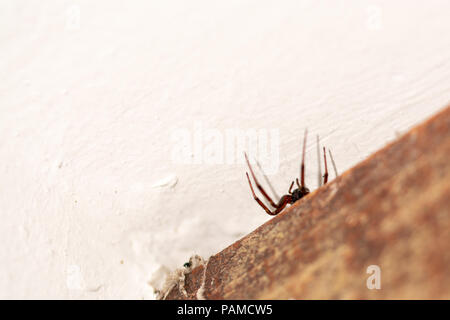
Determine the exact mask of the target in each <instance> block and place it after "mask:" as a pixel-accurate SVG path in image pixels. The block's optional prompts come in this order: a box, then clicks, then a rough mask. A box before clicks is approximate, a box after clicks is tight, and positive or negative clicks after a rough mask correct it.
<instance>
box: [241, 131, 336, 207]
mask: <svg viewBox="0 0 450 320" xmlns="http://www.w3.org/2000/svg"><path fill="white" fill-rule="evenodd" d="M307 134H308V132H307V130H305V135H304V138H303V151H302V165H301V178H300V181H301V183H299V181H298V178H296V179H295V181H296V183H297V186H298V188H297V189H295V190H294V191H292V187H293V186H294V181H292V183H291V186H290V187H289V191H288V194H285V195H284V196H282V197H281V199H280V201H278V203H277V204H276V203H275V202H273V200H272V199H271V198H270V197H269V195H268V194H267V193H266V191H264V189H263V187H262V186H261V185H260V184H259V182H258V180H257V179H256V177H255V174H254V173H253V169H252V167H251V166H250V162H249V161H248V157H247V154H246V153H244V155H245V160H246V161H247V165H248V168H249V169H250V173H251V175H252V177H253V180H254V181H255V184H256V187H257V188H258V189H259V191H260V192H261V193H262V194H263V196H264V197H265V198H266V199H267V200H268V201H269V203H270V205H271V206H272V207H273V208H275V210H273V211H270V209H269V208H267V206H266V205H265V204H264V203H263V202H262V201H261V200H260V199H259V198H258V197H257V196H256V194H255V191H254V190H253V186H252V183H251V181H250V177H249V176H248V172H246V173H245V174H246V175H247V180H248V184H249V185H250V190H251V191H252V194H253V199H255V200H256V202H258V203H259V205H260V206H261V207H262V208H263V209H264V210H265V211H266V212H267V213H268V214H270V215H272V216H275V215H277V214H278V213H280V212H281V211H282V210H283V209H284V208H285V207H286V205H288V204H293V203H294V202H296V201H298V200H300V199H301V198H303V197H304V196H306V195H307V194H308V193H309V189H308V188H307V187H306V186H305V148H306V136H307ZM330 156H331V153H330ZM323 158H324V162H325V174H324V175H323V184H326V183H327V181H328V168H327V155H326V152H325V147H323ZM291 191H292V192H291Z"/></svg>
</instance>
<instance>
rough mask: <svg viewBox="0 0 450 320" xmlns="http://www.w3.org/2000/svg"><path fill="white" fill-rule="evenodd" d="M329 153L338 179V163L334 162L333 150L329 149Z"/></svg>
mask: <svg viewBox="0 0 450 320" xmlns="http://www.w3.org/2000/svg"><path fill="white" fill-rule="evenodd" d="M328 152H329V154H330V159H331V164H332V165H333V169H334V174H335V175H336V177H337V176H338V171H337V168H336V163H335V162H334V159H333V155H332V154H331V150H330V149H328Z"/></svg>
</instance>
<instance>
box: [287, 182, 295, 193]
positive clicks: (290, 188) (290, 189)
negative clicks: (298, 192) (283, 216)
mask: <svg viewBox="0 0 450 320" xmlns="http://www.w3.org/2000/svg"><path fill="white" fill-rule="evenodd" d="M293 185H294V181H292V183H291V186H290V187H289V191H288V193H289V194H292V192H291V191H292V186H293Z"/></svg>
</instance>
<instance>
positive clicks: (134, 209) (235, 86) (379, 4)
mask: <svg viewBox="0 0 450 320" xmlns="http://www.w3.org/2000/svg"><path fill="white" fill-rule="evenodd" d="M448 12H450V2H449V1H447V0H441V1H438V0H431V1H422V0H416V1H400V0H399V1H376V0H373V1H360V0H358V1H356V0H355V1H331V0H330V1H283V2H280V1H260V0H258V1H237V0H236V1H207V0H204V1H164V5H163V6H162V2H161V1H158V2H157V1H155V2H149V1H128V2H124V1H118V0H116V1H106V0H102V1H87V0H83V1H81V0H80V1H76V0H73V1H56V0H53V1H17V0H9V1H6V0H3V1H1V2H0V27H1V28H0V76H1V81H0V159H1V162H0V210H1V211H0V219H1V223H0V241H1V243H2V244H1V247H0V298H152V297H153V289H152V287H151V286H150V285H149V281H152V279H153V282H152V283H155V282H157V281H155V279H157V278H158V277H159V276H160V275H161V274H162V273H163V272H162V271H163V270H164V268H174V267H177V266H181V265H182V264H183V263H184V262H185V261H186V260H187V259H188V257H189V256H190V255H191V254H192V253H194V252H195V253H199V254H201V255H203V256H204V257H208V256H209V255H211V254H213V253H216V252H218V251H220V250H221V249H223V248H224V247H226V246H227V245H229V244H231V243H232V242H233V241H235V240H237V239H238V238H240V237H242V236H243V235H245V234H246V233H248V232H250V231H252V230H253V229H255V228H256V227H257V226H259V225H260V224H262V223H263V222H264V221H266V220H268V219H269V218H270V217H269V216H267V215H265V214H264V213H263V211H262V209H261V208H260V207H259V206H258V205H257V204H256V203H255V202H254V201H253V200H252V198H251V196H250V192H249V189H248V185H247V182H246V180H245V170H246V168H245V167H244V166H243V165H242V164H241V163H232V164H215V165H214V164H207V163H204V161H203V162H202V163H200V164H192V165H189V164H180V163H177V162H174V161H173V159H172V152H173V150H174V141H173V140H172V138H171V137H172V134H173V132H177V130H180V129H182V128H185V129H187V130H188V131H187V132H189V133H192V138H193V136H194V129H195V127H196V126H199V125H202V126H203V127H204V128H205V129H215V130H218V131H216V132H219V134H222V135H223V136H224V135H225V132H226V130H227V129H231V128H237V129H241V130H247V129H252V128H254V129H265V130H278V132H279V142H280V145H279V156H280V158H279V160H280V168H279V170H278V172H276V173H274V174H272V175H270V179H271V181H272V182H273V184H274V186H275V187H276V189H277V190H278V193H282V192H284V191H286V190H287V187H288V186H289V183H290V181H291V179H292V178H293V177H295V176H296V175H297V174H298V165H299V157H300V141H301V139H302V135H303V130H304V129H305V127H308V129H309V132H310V139H309V142H310V143H309V145H308V148H307V181H308V182H309V185H310V186H311V187H313V188H315V186H316V185H317V178H316V172H317V171H316V170H317V169H316V166H317V160H316V153H315V145H314V143H313V142H314V136H315V135H316V134H319V135H320V136H321V137H322V142H323V143H324V144H326V145H327V146H329V147H330V148H332V150H333V153H334V157H335V160H336V163H337V165H338V168H339V169H340V171H341V172H342V171H344V170H346V169H348V168H350V167H351V166H353V165H355V164H356V163H358V162H359V161H360V160H362V159H364V158H365V157H366V156H368V155H369V154H371V153H372V152H374V151H376V150H377V149H379V148H380V147H382V146H383V145H385V144H386V143H387V142H388V141H391V140H393V139H394V138H395V137H396V135H397V134H399V133H402V132H405V131H406V130H407V129H408V128H410V127H411V126H412V125H414V124H416V123H418V122H420V121H422V120H423V119H424V118H426V117H428V116H430V115H432V114H433V113H435V112H436V111H438V110H439V109H440V108H442V107H443V106H444V105H445V104H447V103H448V102H449V101H450V59H449V58H450V37H449V34H450V20H449V19H448ZM201 138H204V139H207V137H204V136H201ZM224 143H225V142H224ZM207 145H208V142H205V141H204V142H203V144H202V146H203V147H204V146H207ZM240 160H241V157H240ZM331 177H333V175H331Z"/></svg>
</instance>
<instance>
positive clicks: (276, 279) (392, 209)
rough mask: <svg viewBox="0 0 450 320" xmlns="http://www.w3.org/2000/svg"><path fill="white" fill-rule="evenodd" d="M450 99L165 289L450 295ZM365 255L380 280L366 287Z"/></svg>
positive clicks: (327, 295) (280, 295)
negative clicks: (378, 270)
mask: <svg viewBox="0 0 450 320" xmlns="http://www.w3.org/2000/svg"><path fill="white" fill-rule="evenodd" d="M449 158H450V107H446V108H444V109H443V110H442V111H441V112H440V113H439V114H437V115H435V116H434V117H432V118H431V119H429V120H427V121H426V122H424V123H423V124H421V125H419V126H417V127H415V128H413V129H412V130H411V131H410V132H408V133H407V134H406V135H404V136H402V137H401V138H399V139H398V140H397V141H395V142H393V143H391V144H389V145H388V146H386V147H385V148H383V149H382V150H380V151H378V152H376V153H375V154H373V155H372V156H370V157H369V158H368V159H366V160H365V161H363V162H362V163H360V164H359V165H357V166H356V167H354V168H352V169H350V170H348V171H347V172H345V173H344V174H342V175H341V176H340V177H338V178H337V179H335V180H334V181H332V182H331V183H329V184H327V185H325V186H324V187H322V188H319V189H318V190H316V191H314V192H312V193H311V194H310V195H308V196H307V197H305V198H304V199H302V200H301V201H299V202H298V203H296V204H295V205H293V206H292V207H290V208H288V209H286V210H285V211H284V212H282V213H281V214H279V215H278V216H275V217H274V218H273V219H272V220H270V221H268V222H267V223H265V224H264V225H262V226H261V227H259V228H258V229H256V230H255V231H253V232H252V233H250V234H249V235H247V236H245V237H244V238H243V239H241V240H239V241H237V242H236V243H234V244H232V245H231V246H229V247H228V248H226V249H225V250H223V251H222V252H220V253H218V254H216V255H214V256H212V257H211V258H210V260H209V262H208V264H207V270H206V273H205V272H204V268H203V267H198V268H196V269H195V270H194V271H193V272H192V273H191V274H188V275H187V277H186V286H185V288H186V290H187V292H188V296H187V297H185V296H183V294H181V293H180V292H179V290H178V289H177V288H174V289H172V292H170V294H169V295H168V296H167V299H196V298H197V290H198V289H199V288H200V286H201V285H202V282H203V281H204V288H203V290H202V293H203V296H204V297H205V298H206V299H353V298H360V299H377V298H378V299H407V298H412V299H415V298H425V299H428V298H437V299H449V298H450V268H449V266H450V159H449ZM369 265H378V266H379V267H380V268H381V289H380V290H369V289H368V288H367V286H366V280H367V278H368V277H369V276H370V275H369V274H367V273H366V270H367V267H368V266H369Z"/></svg>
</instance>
